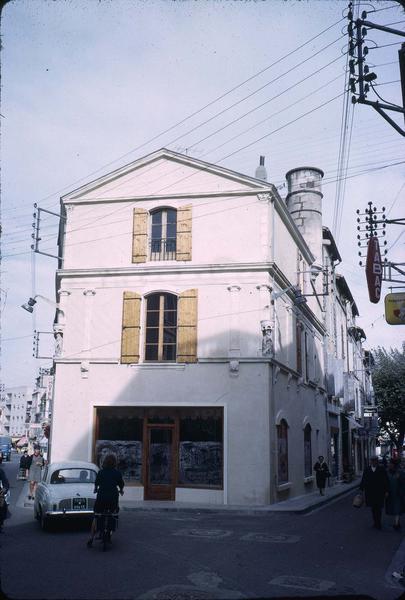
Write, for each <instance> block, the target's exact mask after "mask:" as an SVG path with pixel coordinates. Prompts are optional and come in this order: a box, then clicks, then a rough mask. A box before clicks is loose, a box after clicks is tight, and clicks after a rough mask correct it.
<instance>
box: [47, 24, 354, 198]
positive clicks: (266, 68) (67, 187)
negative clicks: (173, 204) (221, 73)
mask: <svg viewBox="0 0 405 600" xmlns="http://www.w3.org/2000/svg"><path fill="white" fill-rule="evenodd" d="M344 20H345V17H342V18H341V19H339V20H338V21H336V22H335V23H332V25H329V26H328V27H326V28H325V29H323V30H322V31H321V32H319V33H317V34H316V35H315V36H313V37H311V38H310V39H308V40H306V41H305V42H303V43H302V44H300V45H299V46H297V47H296V48H294V50H291V51H290V52H287V53H286V54H285V55H283V56H282V57H280V58H279V59H277V60H276V61H274V62H273V63H271V64H270V65H268V66H266V67H265V68H263V69H261V70H260V71H258V72H257V73H255V74H254V75H252V76H250V77H248V78H247V79H245V80H244V81H242V82H241V83H239V84H237V85H236V86H234V87H232V88H231V89H229V90H228V91H226V92H224V93H223V94H221V95H220V96H217V97H216V98H214V100H211V101H210V102H208V103H207V104H205V105H204V106H203V107H202V108H200V109H198V110H196V111H194V112H192V113H191V114H189V115H188V116H187V117H185V118H183V119H182V120H180V121H179V122H177V123H175V124H174V125H172V126H171V127H169V128H167V129H165V130H164V131H162V132H160V133H159V134H157V135H155V136H153V137H152V138H150V139H149V140H147V141H146V142H143V143H142V144H140V145H138V146H136V147H135V148H132V149H131V150H129V151H128V152H126V153H125V154H122V155H121V156H119V157H118V158H116V159H114V160H113V161H110V162H109V163H106V164H104V165H102V166H101V167H99V168H98V169H96V170H95V171H92V172H91V173H89V174H87V175H85V176H83V177H80V178H79V179H77V180H75V181H74V182H72V183H70V184H68V185H66V186H64V187H63V188H61V189H59V190H57V191H56V192H53V193H51V194H48V195H47V196H45V197H43V198H42V199H41V200H39V201H38V202H41V203H42V204H44V203H45V202H46V200H48V199H50V198H53V197H54V196H55V195H57V194H59V193H61V192H63V191H64V190H68V191H69V190H71V188H72V186H73V185H76V184H77V183H80V182H81V181H84V180H86V179H88V178H89V177H91V176H92V175H95V174H96V173H99V172H100V171H102V170H104V169H106V168H107V167H109V166H111V165H113V164H114V163H116V162H118V161H120V160H122V159H124V158H126V157H127V156H129V155H130V154H133V153H134V152H136V151H138V150H140V149H141V148H144V147H145V146H147V145H148V144H150V143H152V142H154V141H156V140H157V139H158V138H159V137H162V136H163V135H165V134H166V133H169V132H170V131H172V130H173V129H175V128H176V127H179V126H180V125H182V124H183V123H185V122H186V121H188V120H189V119H191V118H192V117H194V116H196V115H197V114H199V113H201V112H202V111H204V110H205V109H207V108H209V107H210V106H212V105H214V104H215V103H216V102H218V101H219V100H222V99H223V98H225V97H226V96H228V95H229V94H231V93H232V92H234V91H236V90H237V89H239V88H241V87H242V86H243V85H245V84H246V83H248V82H250V81H252V80H253V79H255V78H256V77H258V76H259V75H261V74H263V73H264V72H266V71H268V70H269V69H270V68H272V67H274V66H276V65H277V64H279V63H280V62H282V61H283V60H285V59H286V58H288V57H290V56H292V55H293V54H295V53H296V52H298V51H299V50H301V49H302V48H304V47H305V46H307V45H308V44H310V43H311V42H313V41H314V40H316V39H317V38H319V37H321V36H322V35H323V34H325V33H326V32H327V31H329V30H330V29H333V27H336V25H338V24H339V23H341V22H342V21H344Z"/></svg>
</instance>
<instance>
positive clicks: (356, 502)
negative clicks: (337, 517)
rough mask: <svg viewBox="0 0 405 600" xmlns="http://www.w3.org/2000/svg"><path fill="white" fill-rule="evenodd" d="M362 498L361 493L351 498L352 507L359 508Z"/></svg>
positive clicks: (361, 504)
mask: <svg viewBox="0 0 405 600" xmlns="http://www.w3.org/2000/svg"><path fill="white" fill-rule="evenodd" d="M363 502H364V498H363V494H356V495H355V497H354V498H353V503H352V504H353V506H354V508H361V507H362V506H363Z"/></svg>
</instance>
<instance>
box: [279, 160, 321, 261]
mask: <svg viewBox="0 0 405 600" xmlns="http://www.w3.org/2000/svg"><path fill="white" fill-rule="evenodd" d="M322 177H323V171H321V169H317V168H316V167H299V168H298V169H292V170H291V171H288V173H287V174H286V179H287V184H288V194H287V198H286V202H287V208H288V210H289V212H290V214H291V216H292V218H293V219H294V221H295V224H296V226H297V227H298V229H299V231H300V233H301V235H302V237H303V238H304V240H305V241H306V243H307V245H308V247H309V249H310V250H311V252H312V254H313V255H314V257H315V261H316V262H317V263H320V264H322V198H323V194H322Z"/></svg>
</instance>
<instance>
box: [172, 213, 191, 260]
mask: <svg viewBox="0 0 405 600" xmlns="http://www.w3.org/2000/svg"><path fill="white" fill-rule="evenodd" d="M176 260H191V204H187V205H186V206H180V207H179V208H178V209H177V244H176Z"/></svg>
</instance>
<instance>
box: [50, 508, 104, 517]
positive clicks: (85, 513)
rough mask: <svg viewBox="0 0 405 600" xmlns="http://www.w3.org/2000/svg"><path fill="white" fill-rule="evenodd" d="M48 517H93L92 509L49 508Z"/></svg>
mask: <svg viewBox="0 0 405 600" xmlns="http://www.w3.org/2000/svg"><path fill="white" fill-rule="evenodd" d="M45 514H46V516H47V517H92V516H94V512H93V511H92V510H87V509H86V510H47V511H46V513H45Z"/></svg>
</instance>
